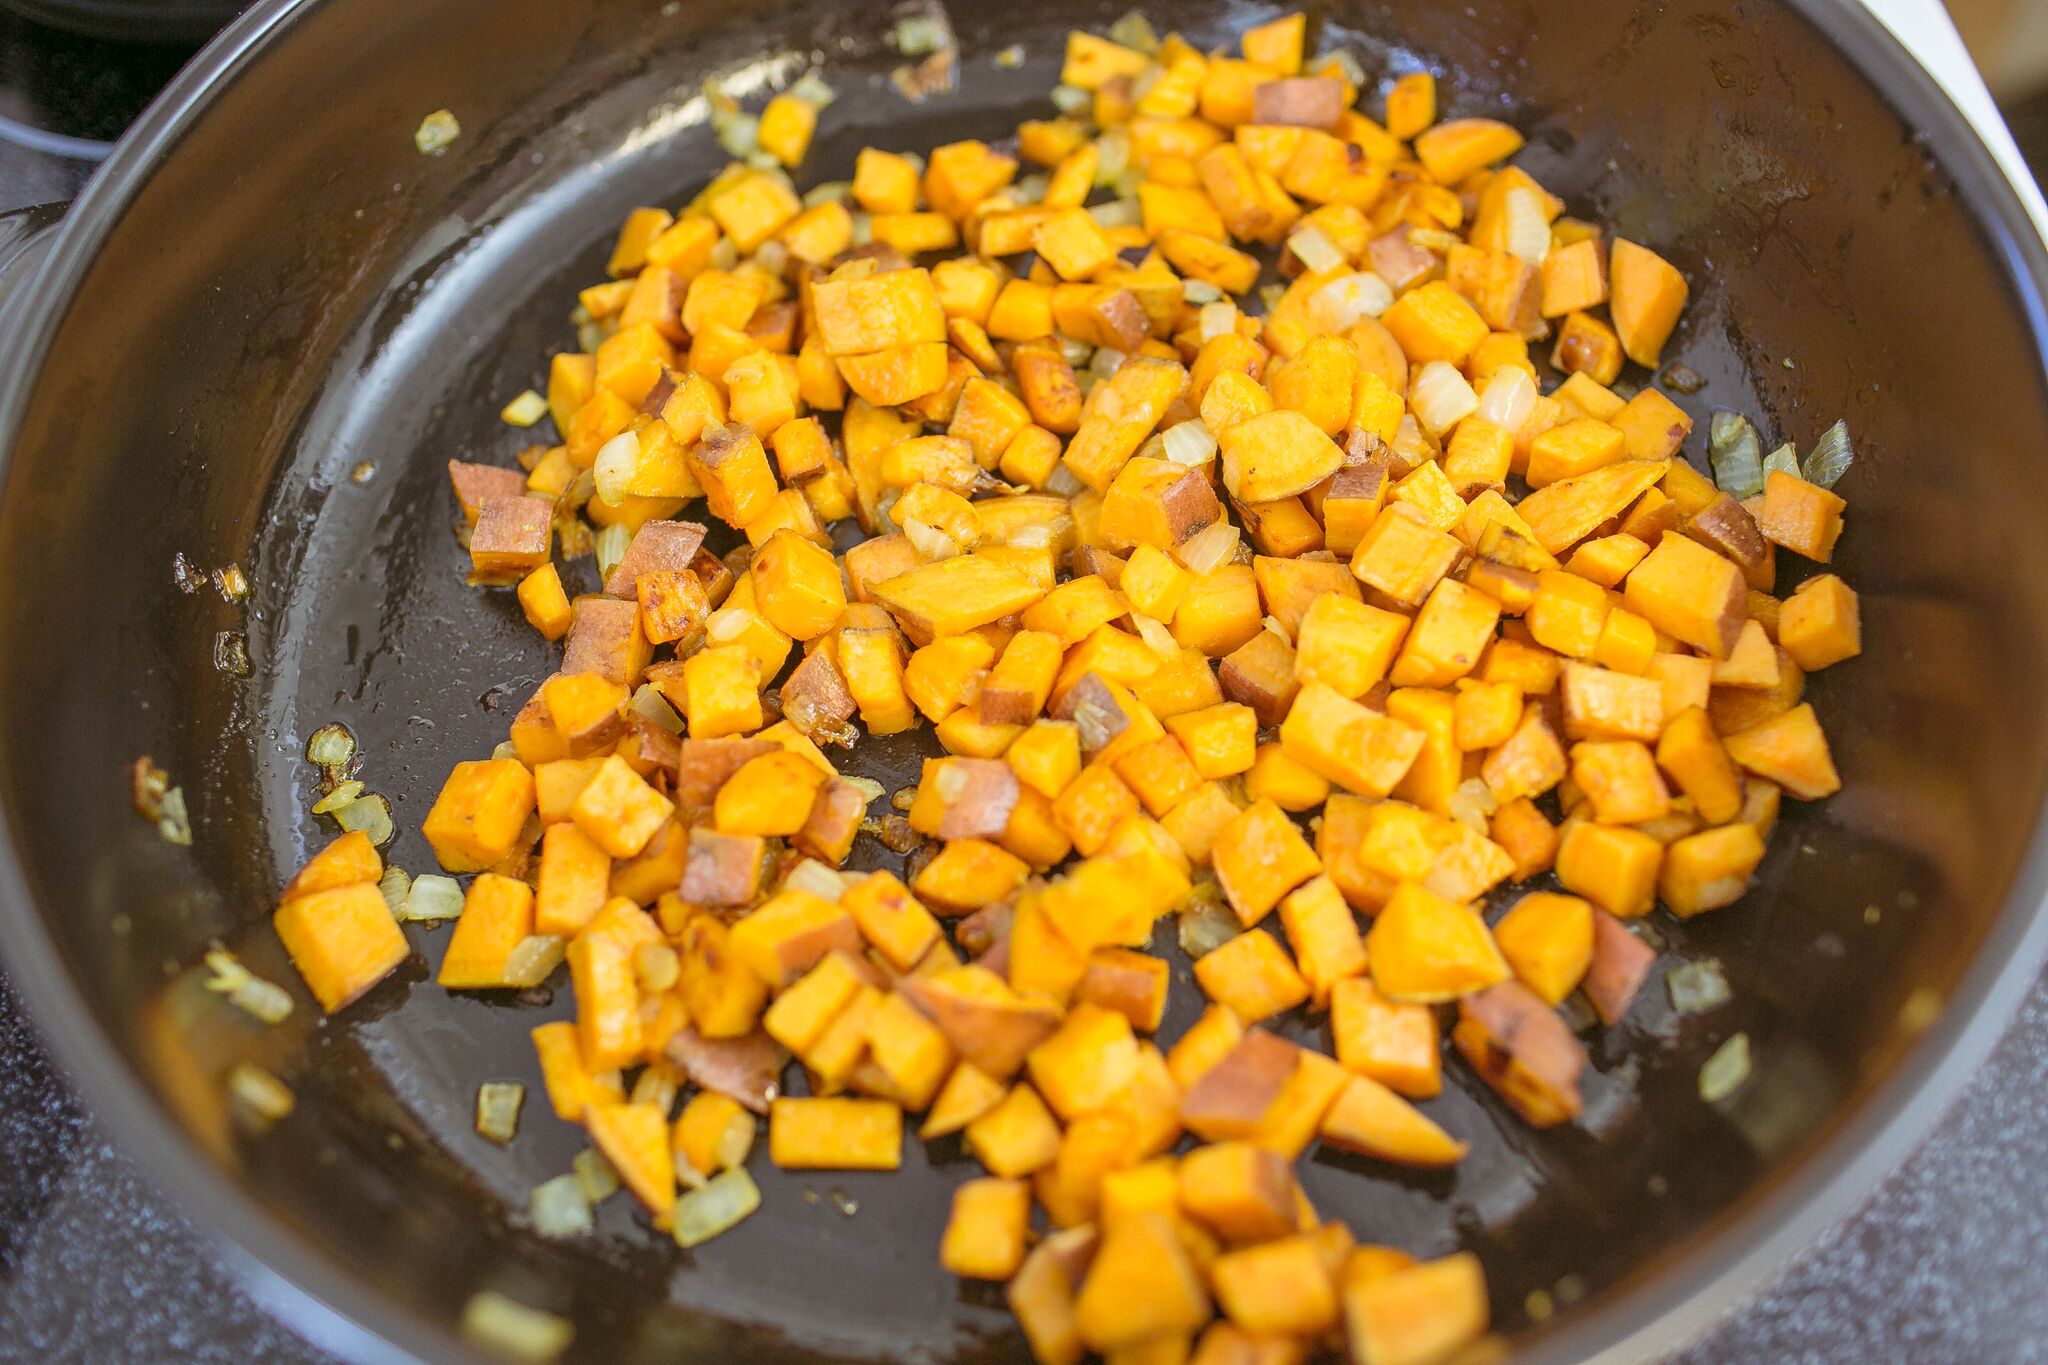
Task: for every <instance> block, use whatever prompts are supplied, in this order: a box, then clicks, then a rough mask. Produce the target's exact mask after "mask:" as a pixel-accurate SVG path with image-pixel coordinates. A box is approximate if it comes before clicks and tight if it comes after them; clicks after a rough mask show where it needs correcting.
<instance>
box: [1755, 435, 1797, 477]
mask: <svg viewBox="0 0 2048 1365" xmlns="http://www.w3.org/2000/svg"><path fill="white" fill-rule="evenodd" d="M1774 469H1775V470H1777V471H1778V472H1779V473H1780V474H1789V475H1791V476H1792V477H1793V478H1795V479H1796V478H1799V477H1800V473H1799V452H1798V451H1797V450H1795V449H1793V447H1792V443H1791V442H1790V441H1787V442H1785V444H1783V445H1781V446H1779V447H1778V448H1777V449H1776V450H1774V451H1772V452H1771V453H1770V454H1768V455H1766V456H1764V474H1765V476H1766V477H1769V475H1770V473H1771V471H1772V470H1774Z"/></svg>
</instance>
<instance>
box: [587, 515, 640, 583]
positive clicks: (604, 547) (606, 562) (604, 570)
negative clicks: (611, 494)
mask: <svg viewBox="0 0 2048 1365" xmlns="http://www.w3.org/2000/svg"><path fill="white" fill-rule="evenodd" d="M605 501H607V502H609V501H611V499H609V498H607V499H605ZM632 543H633V533H632V532H631V531H629V530H628V529H626V527H625V525H624V524H623V523H620V522H614V523H613V524H612V525H610V526H607V527H605V528H604V529H603V530H602V531H599V532H598V533H597V544H596V551H597V576H598V577H599V578H600V579H608V578H610V577H611V576H612V570H613V569H616V568H618V567H619V561H620V560H622V559H624V558H625V557H626V548H627V547H628V546H630V545H631V544H632Z"/></svg>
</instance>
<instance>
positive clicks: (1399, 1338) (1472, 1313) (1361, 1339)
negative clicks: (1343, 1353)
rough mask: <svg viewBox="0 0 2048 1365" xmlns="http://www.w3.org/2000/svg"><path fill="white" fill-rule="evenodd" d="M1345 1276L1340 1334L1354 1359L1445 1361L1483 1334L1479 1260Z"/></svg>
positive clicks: (1464, 1257)
mask: <svg viewBox="0 0 2048 1365" xmlns="http://www.w3.org/2000/svg"><path fill="white" fill-rule="evenodd" d="M1357 1266H1358V1262H1357V1261H1354V1262H1353V1263H1352V1267H1353V1270H1352V1271H1350V1272H1347V1274H1346V1277H1345V1282H1344V1286H1343V1296H1344V1330H1345V1335H1346V1337H1347V1339H1348V1340H1349V1342H1350V1345H1351V1354H1352V1359H1354V1360H1361V1361H1372V1362H1375V1365H1378V1363H1379V1362H1405V1363H1406V1365H1421V1362H1424V1361H1439V1360H1449V1359H1451V1358H1453V1357H1454V1356H1455V1355H1456V1354H1457V1353H1458V1352H1459V1351H1460V1350H1462V1349H1463V1348H1464V1347H1466V1346H1468V1345H1470V1344H1472V1343H1474V1342H1476V1341H1478V1340H1479V1339H1480V1338H1481V1337H1483V1336H1484V1335H1485V1333H1486V1326H1487V1320H1488V1314H1489V1309H1488V1304H1487V1296H1486V1276H1485V1272H1484V1271H1482V1270H1481V1269H1480V1265H1479V1258H1478V1257H1476V1256H1474V1255H1473V1254H1472V1253H1470V1252H1459V1253H1458V1254H1457V1255H1455V1256H1447V1257H1445V1258H1444V1259H1442V1260H1440V1261H1426V1262H1423V1263H1422V1264H1420V1265H1411V1266H1410V1267H1408V1268H1405V1269H1396V1270H1392V1271H1390V1272H1387V1273H1383V1274H1366V1275H1361V1274H1357V1273H1355V1268H1356V1267H1357Z"/></svg>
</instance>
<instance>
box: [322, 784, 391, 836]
mask: <svg viewBox="0 0 2048 1365" xmlns="http://www.w3.org/2000/svg"><path fill="white" fill-rule="evenodd" d="M334 823H336V824H337V825H340V826H341V827H342V828H343V829H345V830H349V831H351V832H356V831H360V832H361V833H363V834H365V835H367V836H369V840H370V842H371V843H372V844H375V845H376V846H377V847H378V848H382V847H383V846H384V845H386V844H388V843H390V842H391V836H392V835H393V834H395V833H397V830H396V828H395V827H394V826H393V825H392V823H391V803H390V802H389V801H386V800H385V799H384V798H383V797H381V796H379V795H377V793H375V792H371V793H370V794H369V795H368V796H359V797H357V798H356V799H355V800H353V801H351V802H349V803H348V804H347V805H346V806H343V807H342V808H341V809H340V810H338V811H336V812H335V813H334Z"/></svg>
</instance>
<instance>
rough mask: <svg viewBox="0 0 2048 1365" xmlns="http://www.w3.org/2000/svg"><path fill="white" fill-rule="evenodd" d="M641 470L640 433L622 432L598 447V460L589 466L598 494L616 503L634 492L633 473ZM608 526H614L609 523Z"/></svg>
mask: <svg viewBox="0 0 2048 1365" xmlns="http://www.w3.org/2000/svg"><path fill="white" fill-rule="evenodd" d="M639 469H640V436H639V433H637V432H632V431H622V432H620V433H619V434H618V435H616V436H614V437H612V438H611V439H610V440H609V441H606V442H605V443H604V444H603V445H601V446H599V447H598V448H597V463H596V464H594V465H592V466H591V467H590V477H591V481H592V483H593V485H594V486H595V488H596V490H597V496H599V497H600V498H603V499H604V500H605V501H606V502H608V503H611V504H612V505H613V506H617V505H618V504H620V503H622V502H624V501H625V500H626V498H627V497H628V496H629V495H630V494H631V493H632V491H633V475H634V474H636V473H638V472H639ZM605 529H606V530H607V531H609V530H611V529H613V528H611V527H609V526H607V527H606V528H605ZM619 529H622V530H623V529H624V528H623V527H621V528H619Z"/></svg>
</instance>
